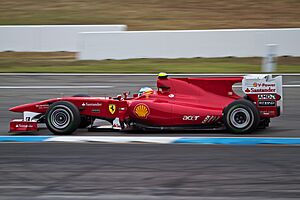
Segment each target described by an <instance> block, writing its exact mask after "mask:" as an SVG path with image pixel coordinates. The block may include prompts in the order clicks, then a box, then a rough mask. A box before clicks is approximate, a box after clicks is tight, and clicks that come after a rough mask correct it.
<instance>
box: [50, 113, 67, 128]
mask: <svg viewBox="0 0 300 200" xmlns="http://www.w3.org/2000/svg"><path fill="white" fill-rule="evenodd" d="M50 121H51V124H52V125H53V127H54V128H56V129H64V128H66V127H67V126H68V125H69V124H70V122H71V114H70V113H69V112H68V111H67V110H66V109H65V108H57V109H55V110H54V111H53V112H52V113H51V114H50Z"/></svg>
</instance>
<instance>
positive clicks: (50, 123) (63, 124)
mask: <svg viewBox="0 0 300 200" xmlns="http://www.w3.org/2000/svg"><path fill="white" fill-rule="evenodd" d="M45 116H46V125H47V128H48V129H49V130H50V131H51V132H52V133H54V134H57V135H70V134H72V133H73V132H74V131H75V130H76V129H77V128H78V126H79V124H80V112H79V110H78V108H77V107H76V106H75V105H74V104H72V103H70V102H68V101H58V102H55V103H53V104H52V105H51V106H50V107H49V109H48V111H47V112H46V115H45Z"/></svg>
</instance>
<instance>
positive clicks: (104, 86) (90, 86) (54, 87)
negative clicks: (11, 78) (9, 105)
mask: <svg viewBox="0 0 300 200" xmlns="http://www.w3.org/2000/svg"><path fill="white" fill-rule="evenodd" d="M113 87H114V86H111V85H65V86H63V85H53V86H48V85H46V86H0V89H74V88H77V89H80V88H84V89H91V88H102V89H103V88H113Z"/></svg>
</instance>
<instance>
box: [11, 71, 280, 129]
mask: <svg viewBox="0 0 300 200" xmlns="http://www.w3.org/2000/svg"><path fill="white" fill-rule="evenodd" d="M239 82H242V91H243V92H244V94H243V95H241V96H239V95H237V94H236V93H235V92H234V91H233V85H234V84H235V83H239ZM281 109H282V77H281V76H277V77H276V78H272V76H271V75H262V74H260V75H247V76H243V77H216V78H213V77H208V78H168V76H167V74H165V73H160V74H159V76H158V79H157V90H156V91H150V92H149V91H148V92H144V93H143V94H141V95H138V94H134V95H133V96H132V97H129V96H128V95H127V94H124V96H121V95H119V96H117V97H115V98H114V97H89V96H85V95H78V96H73V97H62V98H55V99H48V100H44V101H40V102H36V103H30V104H24V105H19V106H16V107H13V108H11V109H10V111H13V112H20V113H23V114H24V118H23V119H20V120H12V121H11V122H10V131H11V132H17V131H36V130H38V124H39V123H45V124H46V125H47V128H48V129H49V130H50V131H51V132H53V133H54V134H72V133H73V132H74V131H75V130H76V129H78V128H86V127H89V128H96V127H95V125H94V122H95V120H97V119H101V120H106V121H108V122H110V123H111V124H112V125H111V128H112V129H113V128H119V129H121V130H128V129H143V130H144V129H148V128H149V129H151V128H152V129H159V130H163V129H178V130H181V129H185V130H186V129H193V130H195V129H217V128H218V129H219V128H226V129H228V130H229V131H231V132H233V133H250V132H252V131H254V130H256V129H257V128H258V127H259V126H260V127H263V128H265V127H267V126H268V125H269V123H270V118H274V117H277V116H279V115H280V110H281ZM98 128H99V127H98ZM100 128H101V127H100Z"/></svg>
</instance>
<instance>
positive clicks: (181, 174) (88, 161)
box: [0, 74, 300, 200]
mask: <svg viewBox="0 0 300 200" xmlns="http://www.w3.org/2000/svg"><path fill="white" fill-rule="evenodd" d="M208 75H209V74H205V75H203V74H202V75H197V74H192V75H176V76H181V77H189V76H193V77H197V76H208ZM218 75H220V74H218ZM174 76H175V75H171V77H174ZM283 84H284V112H283V114H282V115H281V116H280V117H278V118H275V119H273V120H272V121H271V124H270V127H269V128H267V129H265V130H258V131H257V132H255V133H252V134H248V135H234V134H231V133H228V132H227V131H190V132H182V131H173V132H133V133H121V132H110V131H105V132H87V131H86V130H84V129H80V130H78V131H76V132H75V134H74V136H67V137H66V136H53V135H52V134H51V133H50V132H49V131H48V130H46V129H43V130H41V131H39V132H38V133H32V134H27V135H26V136H24V135H21V134H11V133H8V128H9V121H10V120H11V119H13V118H20V117H22V116H21V115H20V114H19V113H11V112H9V111H8V109H9V108H10V107H12V106H16V105H20V104H24V103H30V102H34V101H39V100H43V99H48V98H54V97H60V96H69V95H74V94H88V95H90V96H116V95H117V94H122V93H123V92H124V91H130V92H131V93H136V92H137V91H138V90H139V89H140V88H141V87H144V86H149V87H152V88H155V87H156V75H155V74H140V75H137V74H117V75H113V74H104V75H103V74H0V93H1V101H0V133H1V136H0V140H2V143H0V177H1V179H0V199H1V200H2V199H3V200H6V199H55V200H56V199H115V200H119V199H126V200H127V199H128V200H135V199H149V200H153V199H155V200H156V199H159V200H161V199H162V200H164V199H166V200H169V199H170V200H171V199H172V200H173V199H175V200H177V199H180V200H181V199H182V200H183V199H184V200H189V199H191V200H194V199H205V200H220V199H222V200H223V199H225V200H227V199H233V200H235V199H236V200H238V199H245V200H248V199H263V200H264V199H299V196H300V184H299V183H300V159H299V155H300V146H299V144H298V142H299V140H300V139H299V138H300V131H299V129H300V123H299V118H300V108H299V106H300V76H299V74H298V75H297V74H292V75H288V74H285V75H284V76H283ZM10 136H12V137H10ZM13 138H15V139H13ZM16 138H19V139H20V138H21V139H20V141H17V139H16ZM24 138H27V139H28V138H35V139H36V141H27V142H24ZM87 138H88V139H87ZM99 138H100V139H101V138H102V141H98V139H99ZM105 138H106V141H103V140H104V139H105ZM155 138H156V139H157V140H159V141H165V142H161V143H159V144H157V143H155V142H153V140H154V139H155ZM108 139H109V140H112V141H115V142H112V141H109V140H108ZM177 139H178V140H179V142H178V140H177ZM191 139H192V140H193V141H191ZM22 140H23V141H22ZM44 140H50V141H46V142H44ZM51 140H52V141H51ZM128 141H130V142H128ZM176 141H177V142H176ZM216 141H218V142H216ZM257 141H259V142H257ZM291 141H293V142H291ZM276 142H277V143H276ZM187 143H188V144H187ZM191 143H193V144H191ZM199 143H200V144H201V145H199Z"/></svg>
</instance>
